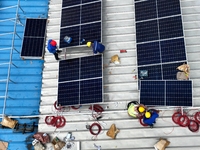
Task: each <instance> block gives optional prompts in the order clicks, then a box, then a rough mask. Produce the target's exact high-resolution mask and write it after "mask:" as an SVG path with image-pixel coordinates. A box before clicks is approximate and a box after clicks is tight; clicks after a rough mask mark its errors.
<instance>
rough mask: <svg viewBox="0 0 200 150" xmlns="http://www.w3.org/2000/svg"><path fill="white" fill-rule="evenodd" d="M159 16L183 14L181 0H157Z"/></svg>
mask: <svg viewBox="0 0 200 150" xmlns="http://www.w3.org/2000/svg"><path fill="white" fill-rule="evenodd" d="M157 7H158V17H165V16H172V15H177V14H181V9H180V2H179V0H157Z"/></svg>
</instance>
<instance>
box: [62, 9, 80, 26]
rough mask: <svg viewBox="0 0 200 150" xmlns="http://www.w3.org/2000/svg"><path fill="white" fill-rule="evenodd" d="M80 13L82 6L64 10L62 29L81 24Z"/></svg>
mask: <svg viewBox="0 0 200 150" xmlns="http://www.w3.org/2000/svg"><path fill="white" fill-rule="evenodd" d="M80 11H81V7H80V6H76V7H70V8H65V9H62V19H61V27H65V26H72V25H78V24H80Z"/></svg>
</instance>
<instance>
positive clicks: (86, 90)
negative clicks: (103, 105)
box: [80, 78, 103, 104]
mask: <svg viewBox="0 0 200 150" xmlns="http://www.w3.org/2000/svg"><path fill="white" fill-rule="evenodd" d="M102 96H103V95H102V79H101V78H99V79H93V80H84V81H81V82H80V103H81V104H89V103H94V102H95V103H99V102H102Z"/></svg>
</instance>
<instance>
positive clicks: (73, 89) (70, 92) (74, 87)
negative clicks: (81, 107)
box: [58, 81, 80, 106]
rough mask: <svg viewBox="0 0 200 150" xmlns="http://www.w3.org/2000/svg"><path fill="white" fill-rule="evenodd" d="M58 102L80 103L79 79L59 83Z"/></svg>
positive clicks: (67, 103) (66, 103)
mask: <svg viewBox="0 0 200 150" xmlns="http://www.w3.org/2000/svg"><path fill="white" fill-rule="evenodd" d="M58 104H60V105H61V106H65V105H78V104H80V103H79V81H77V82H67V83H59V84H58Z"/></svg>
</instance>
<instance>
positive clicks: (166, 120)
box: [161, 111, 174, 135]
mask: <svg viewBox="0 0 200 150" xmlns="http://www.w3.org/2000/svg"><path fill="white" fill-rule="evenodd" d="M164 113H165V111H164V112H163V114H162V116H161V118H162V120H163V121H164V122H169V123H171V124H172V130H171V131H170V132H169V133H166V132H163V133H164V134H166V135H169V134H171V133H172V132H173V131H174V124H173V123H172V122H170V121H167V120H164V119H163V116H164Z"/></svg>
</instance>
